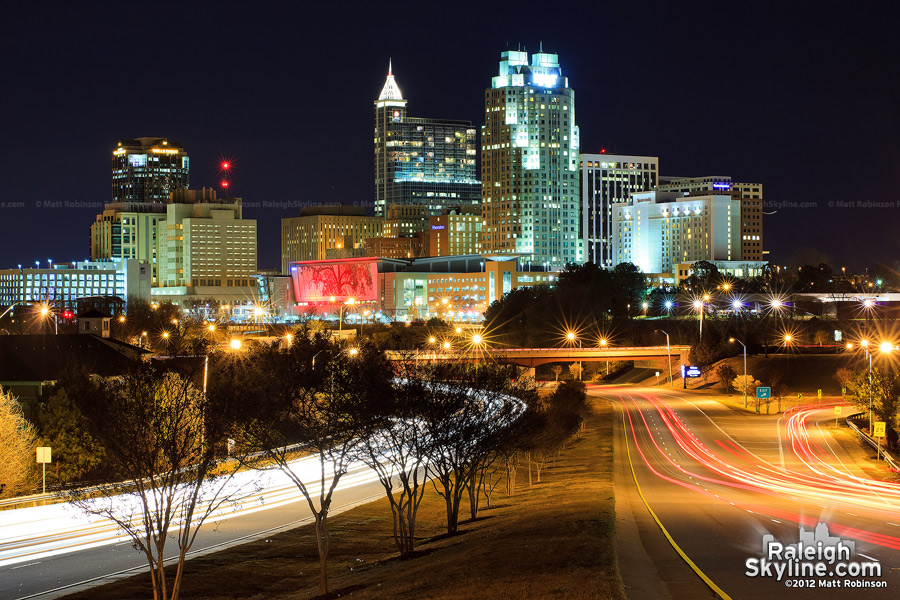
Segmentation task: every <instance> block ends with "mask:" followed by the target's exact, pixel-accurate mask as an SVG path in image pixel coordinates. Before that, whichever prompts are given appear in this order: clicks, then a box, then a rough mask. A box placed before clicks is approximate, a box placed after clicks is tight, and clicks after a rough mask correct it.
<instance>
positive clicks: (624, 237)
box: [613, 191, 741, 275]
mask: <svg viewBox="0 0 900 600" xmlns="http://www.w3.org/2000/svg"><path fill="white" fill-rule="evenodd" d="M740 218H741V201H740V200H736V199H734V198H732V197H731V196H729V195H713V194H709V195H706V196H683V195H682V194H680V193H677V192H655V191H654V192H641V193H637V194H633V195H632V197H631V201H630V202H629V203H628V204H620V205H616V206H614V207H613V226H614V229H615V237H614V238H613V252H614V256H615V262H616V264H619V263H623V262H630V263H634V264H635V265H637V266H638V267H639V268H640V269H641V271H643V272H644V273H647V274H664V275H671V274H673V273H674V272H675V270H676V268H677V265H678V264H679V263H688V262H690V263H693V262H695V261H698V260H708V261H718V260H723V261H734V260H738V259H739V257H740V251H741V239H740V231H741V229H740V222H741V221H740Z"/></svg>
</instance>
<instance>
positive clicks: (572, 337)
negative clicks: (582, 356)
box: [566, 331, 581, 381]
mask: <svg viewBox="0 0 900 600" xmlns="http://www.w3.org/2000/svg"><path fill="white" fill-rule="evenodd" d="M566 339H567V340H568V341H570V342H578V347H579V348H581V340H580V339H579V338H578V336H577V335H575V332H574V331H569V332H567V333H566ZM578 381H581V361H580V360H579V361H578Z"/></svg>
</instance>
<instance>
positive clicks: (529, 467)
mask: <svg viewBox="0 0 900 600" xmlns="http://www.w3.org/2000/svg"><path fill="white" fill-rule="evenodd" d="M525 458H527V459H528V487H529V488H530V487H532V483H531V452H526V453H525Z"/></svg>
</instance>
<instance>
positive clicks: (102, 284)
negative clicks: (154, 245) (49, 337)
mask: <svg viewBox="0 0 900 600" xmlns="http://www.w3.org/2000/svg"><path fill="white" fill-rule="evenodd" d="M97 297H106V298H119V299H121V300H122V301H123V302H127V301H128V299H129V298H130V297H134V298H143V299H145V300H149V299H150V269H149V267H148V265H147V263H145V262H143V261H138V260H134V259H129V260H115V261H112V260H103V261H83V262H71V263H54V264H52V265H48V266H47V267H46V268H42V267H40V266H35V267H24V268H18V269H3V270H0V305H2V306H11V305H13V304H15V303H17V302H34V303H41V304H44V303H46V304H49V305H51V306H52V308H53V310H54V311H55V312H57V313H59V312H60V311H61V310H62V309H66V308H68V309H75V308H77V306H78V304H77V301H78V300H80V299H83V298H97ZM24 308H25V310H26V311H33V310H34V309H33V308H32V307H28V306H25V307H24ZM15 310H16V309H14V310H13V312H15Z"/></svg>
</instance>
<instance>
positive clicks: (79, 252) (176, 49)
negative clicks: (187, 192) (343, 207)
mask: <svg viewBox="0 0 900 600" xmlns="http://www.w3.org/2000/svg"><path fill="white" fill-rule="evenodd" d="M38 4H39V3H28V2H17V3H15V4H14V5H13V6H6V7H5V8H4V15H3V21H4V25H3V27H2V35H0V49H2V56H3V66H2V67H0V68H2V85H0V115H2V123H3V126H2V140H3V144H2V148H0V159H2V160H0V174H2V186H0V207H2V206H3V203H6V207H2V208H0V223H2V225H0V227H2V229H0V231H2V240H3V241H2V244H0V268H8V267H14V266H15V265H16V264H18V263H25V264H29V263H30V264H33V263H34V261H35V260H40V261H42V263H43V262H45V261H46V260H47V259H48V258H52V259H53V260H54V261H55V262H61V261H66V260H83V259H85V258H88V256H89V227H90V224H91V223H92V222H93V220H94V216H95V215H96V214H97V213H98V212H99V211H100V209H101V208H102V205H103V203H104V202H108V201H109V200H110V194H111V189H110V188H111V182H110V162H111V153H112V150H113V149H114V148H115V146H116V142H117V141H118V140H119V139H125V138H134V137H140V136H160V137H167V138H169V139H170V140H173V141H180V142H181V143H182V144H183V145H184V147H185V149H186V151H187V152H188V154H189V155H190V157H191V187H192V188H200V187H203V186H210V185H215V184H216V183H217V182H218V179H219V178H218V176H217V172H216V165H217V163H218V161H219V159H220V157H227V158H230V159H232V160H233V162H234V165H235V167H236V170H235V172H234V176H233V177H234V180H233V186H232V193H233V194H234V195H238V196H241V197H243V198H244V202H245V205H248V206H249V205H252V204H254V203H258V204H263V203H271V204H275V205H277V206H276V207H269V208H263V207H260V208H250V207H247V208H245V210H244V216H245V218H255V219H257V220H258V223H259V267H260V268H266V267H277V266H278V265H279V263H280V259H279V248H280V219H281V218H282V217H287V216H295V215H297V214H298V213H299V210H300V207H302V206H303V205H305V204H308V203H322V202H329V201H337V202H343V203H350V204H353V203H359V204H363V205H367V206H371V204H372V199H373V198H372V196H373V170H374V165H373V153H372V137H373V136H372V130H373V101H374V100H375V99H376V97H377V95H378V93H379V91H380V90H381V87H382V85H383V83H384V77H385V75H386V73H387V63H388V59H389V58H392V59H393V67H394V74H395V76H396V79H397V83H398V85H399V87H400V89H401V90H402V92H403V94H404V97H405V98H407V99H408V100H409V104H408V108H409V114H410V115H411V116H420V117H433V118H449V119H469V120H472V121H473V123H474V124H475V125H476V126H480V125H481V124H482V123H483V120H484V113H483V101H484V89H485V88H486V87H489V86H490V79H491V76H492V75H494V74H496V70H497V62H498V60H499V56H500V52H501V51H502V50H505V49H507V48H509V49H513V50H515V49H518V48H520V47H521V48H522V49H524V50H527V51H529V52H533V51H537V50H538V44H539V43H540V42H543V48H544V51H547V52H556V53H558V54H559V58H560V62H561V65H562V68H563V74H564V75H566V76H568V77H569V83H570V85H571V86H572V87H573V88H574V89H575V97H576V113H575V114H576V122H577V124H578V125H579V126H580V128H581V144H582V147H581V151H582V152H597V151H599V150H600V149H601V148H606V149H607V150H608V151H609V152H618V153H627V154H645V155H652V156H659V159H660V171H661V173H662V174H663V175H683V176H700V175H731V176H732V177H734V178H735V179H736V180H739V181H753V182H761V183H763V184H764V186H765V207H766V210H767V211H769V212H773V211H775V214H772V215H769V216H766V217H765V233H764V244H765V247H766V248H767V249H768V250H770V251H771V254H770V258H771V260H773V261H775V262H778V263H779V264H786V263H788V262H789V261H790V260H791V259H792V257H794V256H795V255H796V254H797V252H798V251H799V250H801V249H803V248H814V249H816V250H817V251H818V252H819V253H821V254H824V255H827V256H828V257H830V258H831V259H832V260H833V264H834V265H835V266H838V267H839V266H842V265H846V266H848V267H856V268H860V267H864V266H876V264H877V263H882V264H884V265H889V266H890V265H893V264H894V262H895V260H897V259H900V252H898V249H900V237H898V235H897V234H896V229H897V224H898V223H900V219H898V217H900V193H898V190H900V185H898V183H900V181H898V180H900V116H898V109H900V93H898V92H900V83H898V82H900V72H898V71H900V66H898V65H900V42H898V36H897V34H896V31H895V26H896V22H895V18H894V17H890V16H889V14H888V8H889V7H890V6H891V3H890V2H881V3H866V2H852V3H846V2H843V3H832V2H815V3H813V2H809V3H807V2H773V3H761V2H756V3H752V4H749V5H748V6H747V7H746V8H744V7H733V6H731V5H732V4H737V3H730V2H715V3H685V5H684V6H678V7H676V6H669V5H668V3H659V4H658V5H655V4H654V3H652V2H603V1H597V2H591V3H583V4H576V3H563V2H546V1H545V2H534V1H528V2H504V3H491V2H480V3H471V4H467V3H464V2H417V3H409V4H403V3H386V2H378V3H374V2H373V3H370V4H368V5H367V6H368V8H363V9H360V8H356V7H355V5H354V4H347V3H316V6H318V7H317V8H310V7H311V6H314V5H313V3H300V2H297V3H291V4H290V5H287V4H284V5H277V6H278V7H277V8H274V7H273V6H276V5H274V4H272V5H268V3H242V4H240V5H237V4H229V3H227V2H219V3H215V4H205V3H195V2H182V3H171V4H170V3H164V2H140V3H131V2H128V3H126V2H119V3H116V4H111V5H102V4H100V3H65V4H59V5H57V6H53V7H50V6H47V7H42V6H43V5H44V3H40V5H41V6H38ZM323 4H324V5H326V6H328V7H329V8H322V7H321V5H323ZM782 5H790V7H788V8H785V7H784V6H782ZM332 7H333V8H332ZM564 11H565V12H564ZM67 202H68V203H70V205H69V206H66V205H65V203H67ZM858 202H862V203H869V202H874V203H883V204H890V207H880V208H873V207H866V206H857V203H858ZM10 203H23V204H24V207H22V208H16V207H12V208H10V207H9V204H10ZM48 203H50V204H51V207H49V208H48V207H47V204H48ZM57 203H62V205H61V206H57V205H56V204H57ZM72 203H77V204H79V205H80V206H81V207H72V206H71V204H72ZM801 203H815V205H816V207H815V208H811V207H807V208H801V207H799V205H800V204H801ZM842 204H845V205H849V206H850V207H844V206H842ZM779 205H782V206H788V205H797V206H796V207H782V208H780V209H779V208H778V207H779ZM280 206H283V208H281V207H280ZM776 209H777V211H776ZM804 254H805V257H808V256H813V253H812V252H810V251H809V250H807V251H805V253H804Z"/></svg>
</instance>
